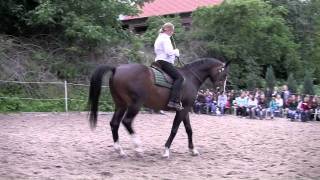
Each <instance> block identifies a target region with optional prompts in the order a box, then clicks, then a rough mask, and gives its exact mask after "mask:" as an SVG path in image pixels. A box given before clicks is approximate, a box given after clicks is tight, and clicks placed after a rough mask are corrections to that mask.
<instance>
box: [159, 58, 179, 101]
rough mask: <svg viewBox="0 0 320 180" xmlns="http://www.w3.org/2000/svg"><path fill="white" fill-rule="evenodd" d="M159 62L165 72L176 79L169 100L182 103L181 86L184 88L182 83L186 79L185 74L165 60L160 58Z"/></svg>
mask: <svg viewBox="0 0 320 180" xmlns="http://www.w3.org/2000/svg"><path fill="white" fill-rule="evenodd" d="M157 62H159V64H160V65H161V69H162V70H163V71H164V72H166V73H167V74H168V75H169V76H171V77H172V79H173V80H174V82H173V85H172V91H171V94H170V99H169V102H174V103H179V104H180V101H181V95H180V94H181V88H182V83H183V81H184V78H183V76H182V75H181V74H180V73H179V72H178V70H177V69H176V68H175V67H174V66H173V64H171V63H169V62H166V61H163V60H158V61H157Z"/></svg>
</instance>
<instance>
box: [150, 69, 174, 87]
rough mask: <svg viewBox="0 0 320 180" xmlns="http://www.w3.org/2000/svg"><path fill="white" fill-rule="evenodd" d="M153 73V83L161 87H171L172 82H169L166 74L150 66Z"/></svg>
mask: <svg viewBox="0 0 320 180" xmlns="http://www.w3.org/2000/svg"><path fill="white" fill-rule="evenodd" d="M151 69H152V71H153V74H154V84H155V85H157V86H161V87H166V88H169V89H171V88H172V82H169V81H168V79H167V77H166V76H168V75H166V74H164V72H162V71H161V70H159V69H157V68H155V67H151Z"/></svg>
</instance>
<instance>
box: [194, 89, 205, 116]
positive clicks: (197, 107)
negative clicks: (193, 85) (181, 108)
mask: <svg viewBox="0 0 320 180" xmlns="http://www.w3.org/2000/svg"><path fill="white" fill-rule="evenodd" d="M205 103H206V98H205V95H204V93H203V91H202V90H200V91H199V92H198V94H197V98H196V101H195V103H194V107H193V108H194V112H195V113H197V114H200V113H202V110H203V107H204V106H205Z"/></svg>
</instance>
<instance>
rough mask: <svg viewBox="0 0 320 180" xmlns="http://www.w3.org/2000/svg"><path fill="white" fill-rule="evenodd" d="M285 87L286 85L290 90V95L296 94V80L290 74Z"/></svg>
mask: <svg viewBox="0 0 320 180" xmlns="http://www.w3.org/2000/svg"><path fill="white" fill-rule="evenodd" d="M287 85H288V89H289V90H290V92H292V93H296V92H297V89H298V85H297V80H296V79H295V78H294V76H293V74H292V73H291V74H289V77H288V79H287Z"/></svg>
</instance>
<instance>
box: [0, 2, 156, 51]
mask: <svg viewBox="0 0 320 180" xmlns="http://www.w3.org/2000/svg"><path fill="white" fill-rule="evenodd" d="M147 1H150V0H130V1H129V0H127V1H110V0H92V1H76V0H24V1H18V0H9V1H4V2H3V1H1V2H0V12H1V13H0V17H1V19H2V18H4V19H5V21H2V22H1V24H0V25H1V26H0V32H1V31H2V32H5V33H9V32H10V31H11V30H15V31H17V32H20V33H21V34H25V35H33V34H43V33H44V34H48V33H49V34H54V35H55V36H60V37H61V39H66V40H68V41H69V42H72V43H75V44H78V45H83V46H82V47H95V46H98V45H100V44H107V45H111V44H113V43H115V42H118V41H119V40H122V39H128V34H127V33H126V31H124V30H123V28H122V24H121V21H120V19H119V15H121V14H123V15H135V14H137V13H138V5H142V4H143V3H144V2H147ZM2 25H5V26H2Z"/></svg>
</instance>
